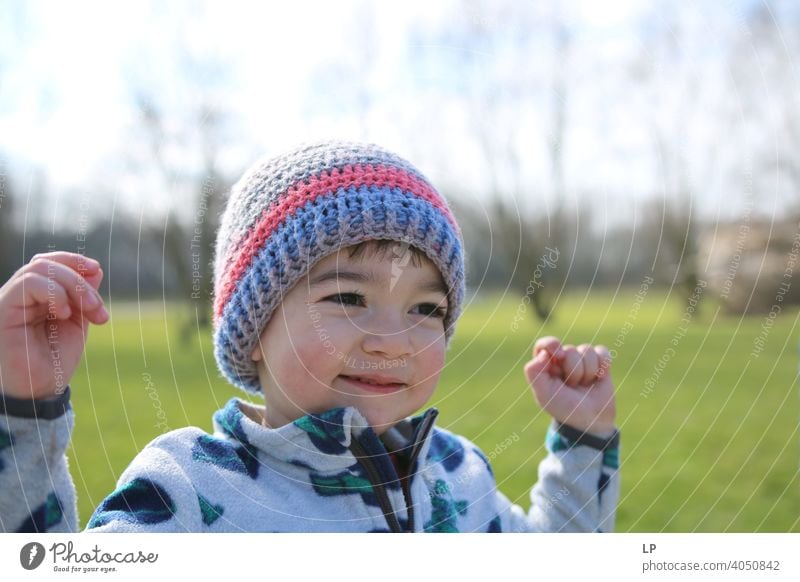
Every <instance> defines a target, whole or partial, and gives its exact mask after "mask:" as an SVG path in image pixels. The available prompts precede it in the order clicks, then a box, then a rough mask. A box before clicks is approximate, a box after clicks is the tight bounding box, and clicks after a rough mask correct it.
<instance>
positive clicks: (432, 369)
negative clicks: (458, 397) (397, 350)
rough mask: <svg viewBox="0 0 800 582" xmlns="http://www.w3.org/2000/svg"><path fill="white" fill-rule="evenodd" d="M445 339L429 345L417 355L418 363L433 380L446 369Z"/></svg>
mask: <svg viewBox="0 0 800 582" xmlns="http://www.w3.org/2000/svg"><path fill="white" fill-rule="evenodd" d="M445 351H446V348H445V342H444V339H441V340H437V341H434V342H433V343H429V344H427V345H426V346H425V348H423V349H422V350H421V351H420V352H419V353H418V354H417V361H418V362H419V363H420V365H421V366H423V367H424V368H425V375H426V376H431V378H433V377H435V376H438V375H439V373H440V372H441V371H442V368H443V367H444V359H445Z"/></svg>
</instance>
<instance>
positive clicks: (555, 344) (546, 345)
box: [533, 335, 561, 356]
mask: <svg viewBox="0 0 800 582" xmlns="http://www.w3.org/2000/svg"><path fill="white" fill-rule="evenodd" d="M542 350H546V351H547V352H549V353H550V355H553V356H555V355H557V354H558V353H559V351H560V350H561V340H560V339H558V338H557V337H555V336H552V335H549V336H545V337H543V338H539V339H538V340H536V343H535V344H534V345H533V355H534V356H536V355H537V354H538V353H539V352H540V351H542Z"/></svg>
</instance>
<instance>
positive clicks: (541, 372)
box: [524, 351, 560, 405]
mask: <svg viewBox="0 0 800 582" xmlns="http://www.w3.org/2000/svg"><path fill="white" fill-rule="evenodd" d="M548 360H549V356H548V355H547V353H546V352H544V351H542V352H540V353H539V354H537V355H536V357H534V358H533V359H532V360H531V361H530V362H528V363H527V364H525V368H524V371H525V378H526V379H527V380H528V384H530V385H531V388H533V392H534V395H535V396H536V401H537V402H538V403H539V404H540V405H543V404H544V403H546V402H549V400H550V399H551V398H552V389H553V388H552V386H553V385H554V383H553V382H552V381H550V380H551V379H552V376H551V375H550V371H549V370H548ZM559 380H560V378H559ZM559 384H560V382H559Z"/></svg>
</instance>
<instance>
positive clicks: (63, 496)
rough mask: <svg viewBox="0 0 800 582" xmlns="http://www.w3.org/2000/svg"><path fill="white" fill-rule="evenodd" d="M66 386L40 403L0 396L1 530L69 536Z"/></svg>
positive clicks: (73, 510)
mask: <svg viewBox="0 0 800 582" xmlns="http://www.w3.org/2000/svg"><path fill="white" fill-rule="evenodd" d="M73 425H74V415H73V411H72V407H71V406H70V404H69V387H67V389H66V390H65V391H64V393H63V394H61V395H59V396H56V397H54V398H48V399H43V400H35V401H34V400H23V399H18V398H11V397H9V396H3V395H0V532H3V533H12V532H20V533H22V532H40V533H43V532H74V531H76V530H77V526H78V518H77V516H78V511H77V506H76V501H75V486H74V484H73V482H72V478H71V477H70V474H69V469H68V467H67V457H66V455H65V454H64V453H65V451H66V449H67V445H68V444H69V439H70V436H71V434H72V427H73Z"/></svg>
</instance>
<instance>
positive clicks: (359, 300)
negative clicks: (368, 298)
mask: <svg viewBox="0 0 800 582" xmlns="http://www.w3.org/2000/svg"><path fill="white" fill-rule="evenodd" d="M323 301H333V302H334V303H339V304H341V305H363V304H364V296H363V295H362V294H361V293H336V294H335V295H329V296H328V297H325V298H324V299H323Z"/></svg>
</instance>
